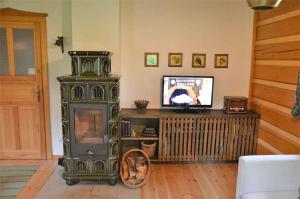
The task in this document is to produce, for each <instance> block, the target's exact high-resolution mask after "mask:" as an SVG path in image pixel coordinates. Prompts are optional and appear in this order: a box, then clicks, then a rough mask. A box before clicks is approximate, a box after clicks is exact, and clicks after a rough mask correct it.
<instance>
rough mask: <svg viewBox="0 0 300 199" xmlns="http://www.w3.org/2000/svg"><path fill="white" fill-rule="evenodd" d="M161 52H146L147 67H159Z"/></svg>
mask: <svg viewBox="0 0 300 199" xmlns="http://www.w3.org/2000/svg"><path fill="white" fill-rule="evenodd" d="M158 63H159V54H158V53H155V52H146V53H145V67H158Z"/></svg>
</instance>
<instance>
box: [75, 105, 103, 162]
mask: <svg viewBox="0 0 300 199" xmlns="http://www.w3.org/2000/svg"><path fill="white" fill-rule="evenodd" d="M107 118H108V105H107V104H81V103H80V104H70V124H71V128H70V130H71V153H72V155H74V156H89V157H90V156H99V155H101V156H102V155H107V151H108V145H107V143H108V134H107V126H108V119H107Z"/></svg>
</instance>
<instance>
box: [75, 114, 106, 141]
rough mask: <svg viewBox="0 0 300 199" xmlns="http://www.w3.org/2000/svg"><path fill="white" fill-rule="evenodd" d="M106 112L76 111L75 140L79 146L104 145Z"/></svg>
mask: <svg viewBox="0 0 300 199" xmlns="http://www.w3.org/2000/svg"><path fill="white" fill-rule="evenodd" d="M103 137H104V111H103V110H99V109H75V140H76V143H79V144H103V143H104V139H103Z"/></svg>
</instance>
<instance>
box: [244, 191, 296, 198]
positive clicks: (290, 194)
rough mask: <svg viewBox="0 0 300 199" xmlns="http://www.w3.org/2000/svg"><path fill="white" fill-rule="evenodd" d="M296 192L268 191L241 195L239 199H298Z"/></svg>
mask: <svg viewBox="0 0 300 199" xmlns="http://www.w3.org/2000/svg"><path fill="white" fill-rule="evenodd" d="M298 197H299V194H298V191H268V192H258V193H247V194H243V195H242V197H241V199H293V198H294V199H298Z"/></svg>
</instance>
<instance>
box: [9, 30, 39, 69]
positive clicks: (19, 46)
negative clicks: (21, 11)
mask: <svg viewBox="0 0 300 199" xmlns="http://www.w3.org/2000/svg"><path fill="white" fill-rule="evenodd" d="M13 40H14V55H15V65H16V75H34V74H35V57H34V33H33V30H32V29H21V28H14V29H13Z"/></svg>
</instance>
